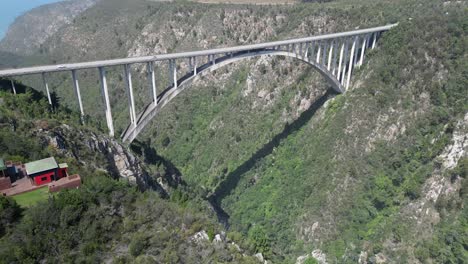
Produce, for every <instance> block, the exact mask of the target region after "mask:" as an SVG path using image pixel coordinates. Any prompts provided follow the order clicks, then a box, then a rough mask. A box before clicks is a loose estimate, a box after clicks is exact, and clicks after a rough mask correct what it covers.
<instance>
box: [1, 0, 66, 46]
mask: <svg viewBox="0 0 468 264" xmlns="http://www.w3.org/2000/svg"><path fill="white" fill-rule="evenodd" d="M60 1H62V0H0V39H2V38H3V37H4V36H5V33H6V31H7V30H8V26H9V25H10V24H11V23H12V22H13V21H15V18H16V17H17V16H19V15H21V14H23V13H25V12H26V11H28V10H31V9H32V8H34V7H37V6H40V5H44V4H48V3H53V2H60Z"/></svg>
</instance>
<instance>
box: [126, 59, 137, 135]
mask: <svg viewBox="0 0 468 264" xmlns="http://www.w3.org/2000/svg"><path fill="white" fill-rule="evenodd" d="M130 67H131V66H130V65H129V64H125V65H124V73H125V81H126V86H127V96H128V109H129V111H130V122H131V123H132V124H133V125H134V126H136V114H135V100H134V98H133V84H132V72H131V68H130Z"/></svg>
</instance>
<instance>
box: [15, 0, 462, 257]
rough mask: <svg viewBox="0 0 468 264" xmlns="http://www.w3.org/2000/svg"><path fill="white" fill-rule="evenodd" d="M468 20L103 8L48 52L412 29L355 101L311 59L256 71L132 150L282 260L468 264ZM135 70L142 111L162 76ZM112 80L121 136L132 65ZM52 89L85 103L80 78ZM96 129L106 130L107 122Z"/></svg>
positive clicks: (392, 6)
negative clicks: (79, 94) (158, 161)
mask: <svg viewBox="0 0 468 264" xmlns="http://www.w3.org/2000/svg"><path fill="white" fill-rule="evenodd" d="M467 17H468V15H467V7H466V4H465V3H464V2H457V1H445V2H444V1H417V0H415V1H411V0H406V1H403V0H400V1H366V0H355V1H332V2H330V3H310V4H298V5H292V6H270V7H267V6H261V7H259V6H244V5H233V6H231V5H202V4H194V3H152V2H146V1H135V2H132V3H128V2H126V1H105V0H103V1H101V2H99V3H98V4H97V5H96V6H95V7H93V8H90V9H89V10H87V11H85V12H83V14H81V15H80V16H78V17H77V18H76V19H75V22H74V23H72V24H71V25H69V26H66V27H63V28H61V29H60V30H59V32H58V33H57V34H55V35H54V36H52V37H51V38H49V39H48V40H47V41H46V42H45V43H44V45H43V50H42V52H43V54H45V55H46V56H47V57H48V59H49V62H58V63H62V62H69V61H74V62H76V61H84V60H92V59H104V58H116V57H127V56H139V55H149V54H157V53H165V52H174V51H184V50H195V49H202V48H208V47H219V46H229V45H237V44H244V43H257V42H261V41H267V40H276V39H284V38H292V37H300V36H307V35H317V34H321V33H331V32H339V31H344V30H351V29H355V28H358V27H359V28H365V27H371V26H378V25H384V24H389V23H394V22H399V25H398V26H397V27H396V28H394V29H392V30H391V31H389V32H387V33H385V34H384V35H383V36H382V38H381V39H380V40H379V43H378V45H377V48H376V49H375V50H372V51H371V52H370V53H369V54H368V56H367V57H366V59H365V64H364V66H363V67H362V68H360V69H358V70H356V72H355V74H354V76H353V79H352V82H351V89H350V90H349V91H347V92H346V93H345V94H343V95H336V94H332V93H331V92H329V91H328V89H329V88H328V87H327V84H326V83H325V82H324V80H323V79H321V77H320V76H319V75H318V74H317V73H316V72H314V70H313V69H311V68H308V67H307V66H306V65H303V64H301V63H299V62H296V61H293V60H288V59H284V58H281V57H279V58H270V57H263V58H259V59H251V60H247V61H244V62H240V63H237V64H234V65H232V66H229V67H226V68H223V69H220V70H218V71H216V72H214V73H213V74H209V75H206V76H204V77H202V78H198V79H197V80H195V81H194V83H193V84H192V87H190V88H189V89H187V90H186V91H185V92H184V93H182V94H181V95H179V96H178V97H177V98H176V99H175V100H174V101H173V102H171V104H169V105H168V106H167V107H166V108H165V109H164V111H162V112H161V114H160V115H159V116H157V117H156V118H155V120H154V121H153V122H152V126H151V127H148V128H146V130H145V132H144V134H143V135H141V137H139V138H138V142H136V143H135V144H134V145H133V146H132V148H133V149H135V150H138V149H139V148H141V146H146V147H149V148H152V150H151V151H152V153H153V154H155V155H157V156H159V157H163V158H164V159H165V160H167V161H170V163H171V166H173V168H174V169H175V170H176V171H178V172H180V175H181V177H182V180H183V182H184V183H185V184H186V185H184V187H180V188H179V191H178V192H176V193H177V195H178V196H182V197H185V198H183V199H181V200H179V201H180V202H182V201H183V203H184V204H186V205H187V206H189V207H193V208H201V209H202V208H204V205H201V204H203V203H207V202H206V201H205V202H203V201H201V200H203V199H205V200H209V201H211V202H212V203H214V204H215V205H216V206H219V207H220V208H222V209H223V210H224V211H225V213H226V214H227V215H224V217H226V216H228V218H229V219H228V222H229V225H230V231H235V232H239V234H238V235H240V236H243V237H246V238H247V239H248V240H249V242H250V244H251V245H252V247H253V252H262V253H263V255H264V256H266V259H267V260H270V261H272V262H273V263H282V262H283V263H294V262H295V261H296V260H297V258H298V257H300V256H302V258H299V259H302V260H304V259H306V258H307V257H311V256H313V257H314V258H316V259H319V260H320V261H321V262H324V261H325V260H326V262H327V263H356V262H358V261H361V263H365V262H366V261H367V262H368V263H377V262H382V261H386V262H388V263H407V262H409V263H427V262H429V263H430V262H433V263H463V261H464V259H466V257H467V251H466V248H467V243H468V242H467V241H466V237H468V236H467V233H466V229H467V222H466V219H467V212H466V205H465V202H466V193H467V192H466V190H467V189H466V188H467V183H466V174H467V169H468V168H467V167H468V165H467V151H468V150H467V147H468V146H467V145H468V143H467V142H468V139H467V133H468V132H467V131H468V115H467V111H468V105H467V102H468V93H467V90H466V87H467V84H468V83H467V78H468V73H467V69H468V67H467V66H468V65H467V64H468V60H467V53H466V47H467V46H468V40H467V27H468V21H467ZM76 36H79V38H77V37H76ZM44 63H45V62H44ZM166 67H167V66H166V65H158V69H159V71H158V76H157V79H158V85H159V87H165V85H166V82H167V68H166ZM185 67H186V65H184V64H183V65H182V67H181V69H179V72H180V73H182V72H183V71H184V70H185V69H186V68H185ZM133 70H134V71H135V77H134V80H135V87H136V89H137V101H138V109H141V108H142V107H143V105H144V104H143V103H145V102H146V103H147V102H149V100H150V97H148V96H147V94H148V93H149V91H148V88H147V84H146V83H147V81H146V79H145V77H144V68H143V67H142V66H141V65H137V66H135V67H134V68H133ZM109 72H110V78H109V83H110V88H111V101H112V107H113V113H114V117H115V119H116V120H115V121H116V125H117V127H118V130H119V131H121V130H122V129H123V128H124V127H125V126H126V124H127V123H128V111H127V110H126V100H122V98H124V96H125V92H124V85H123V81H122V80H123V79H122V76H123V70H122V69H120V68H115V69H114V68H112V69H109ZM80 76H81V77H80V78H81V84H82V87H84V88H83V97H84V102H85V111H86V112H87V113H94V112H96V113H102V111H101V108H102V106H101V105H102V103H101V102H100V100H99V97H98V94H99V88H98V82H97V72H94V71H84V72H82V73H81V74H80ZM138 76H140V77H138ZM24 81H25V82H27V83H31V84H34V83H36V84H37V83H38V80H35V79H33V78H30V79H25V80H24ZM52 87H53V89H56V90H57V94H58V96H59V97H60V98H62V99H63V100H62V101H63V102H67V103H68V102H70V107H71V108H76V105H74V103H73V101H74V99H73V94H72V93H71V92H70V91H72V90H71V89H72V88H71V80H70V76H69V75H66V74H63V75H58V76H56V77H55V79H53V81H52ZM90 119H91V120H101V122H102V120H103V118H102V114H97V115H95V116H94V115H93V116H91V117H90ZM137 152H138V153H139V154H141V156H142V158H143V159H144V160H147V158H148V157H147V156H146V155H145V153H146V152H144V151H137ZM147 166H148V169H149V170H150V171H151V170H157V169H158V166H157V165H152V164H151V162H149V163H148V164H147ZM181 193H183V194H181ZM187 198H188V200H187ZM141 254H143V255H144V254H149V253H148V252H147V251H142V252H141Z"/></svg>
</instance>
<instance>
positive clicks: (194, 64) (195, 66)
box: [193, 53, 232, 76]
mask: <svg viewBox="0 0 468 264" xmlns="http://www.w3.org/2000/svg"><path fill="white" fill-rule="evenodd" d="M231 55H232V53H231ZM193 75H194V76H195V75H197V57H193Z"/></svg>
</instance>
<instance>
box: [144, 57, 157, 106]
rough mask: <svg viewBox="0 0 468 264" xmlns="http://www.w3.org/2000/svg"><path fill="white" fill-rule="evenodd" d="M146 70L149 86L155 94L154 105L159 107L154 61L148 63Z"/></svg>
mask: <svg viewBox="0 0 468 264" xmlns="http://www.w3.org/2000/svg"><path fill="white" fill-rule="evenodd" d="M146 69H147V71H148V81H149V85H150V87H151V91H152V94H153V104H154V105H155V106H156V105H158V93H157V91H156V78H155V77H154V61H151V62H148V64H147V65H146Z"/></svg>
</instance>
